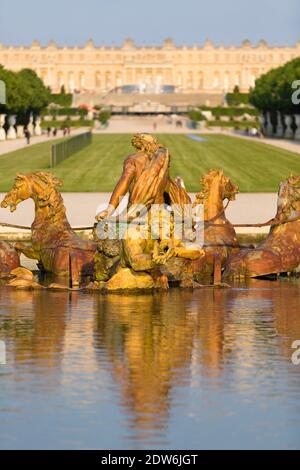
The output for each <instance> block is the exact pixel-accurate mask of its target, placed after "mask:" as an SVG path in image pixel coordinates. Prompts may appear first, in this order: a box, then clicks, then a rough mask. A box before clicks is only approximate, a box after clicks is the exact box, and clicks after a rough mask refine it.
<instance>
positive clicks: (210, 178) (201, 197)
mask: <svg viewBox="0 0 300 470" xmlns="http://www.w3.org/2000/svg"><path fill="white" fill-rule="evenodd" d="M238 190H239V188H238V186H237V185H236V184H234V183H233V182H232V181H231V180H230V178H228V177H227V176H225V175H224V173H223V171H222V170H210V171H209V172H208V173H206V174H205V175H204V176H203V177H202V178H201V192H200V193H198V194H197V195H196V203H198V204H205V203H206V204H209V203H215V204H217V205H219V206H220V204H222V203H223V201H224V199H228V200H229V201H234V200H235V196H236V194H237V193H238Z"/></svg>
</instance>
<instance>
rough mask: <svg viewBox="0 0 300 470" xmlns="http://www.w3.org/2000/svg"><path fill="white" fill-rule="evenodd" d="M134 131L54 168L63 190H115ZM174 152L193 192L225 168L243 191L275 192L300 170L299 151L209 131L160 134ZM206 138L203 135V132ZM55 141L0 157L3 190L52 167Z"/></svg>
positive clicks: (98, 140) (176, 170) (96, 139)
mask: <svg viewBox="0 0 300 470" xmlns="http://www.w3.org/2000/svg"><path fill="white" fill-rule="evenodd" d="M130 137H131V136H130V135H126V134H103V135H99V134H98V135H94V136H93V144H92V145H91V146H89V147H86V148H85V149H83V150H82V151H80V152H79V153H77V154H76V155H73V156H72V157H70V158H69V159H68V160H65V161H64V162H62V163H61V164H59V165H58V166H57V167H55V169H54V173H55V174H56V175H57V176H58V177H60V178H62V179H63V181H64V186H63V190H64V191H96V192H100V191H112V189H113V187H114V185H115V183H116V181H117V179H118V177H119V175H120V173H121V171H122V162H123V159H124V157H125V156H126V155H128V154H129V153H131V152H132V151H133V149H132V147H131V146H130ZM158 137H159V139H160V141H161V142H162V143H163V144H164V145H166V146H167V147H168V148H169V149H170V151H171V155H172V160H171V175H172V176H177V175H180V176H182V177H183V179H184V181H185V184H186V187H187V189H188V190H189V191H199V179H200V175H202V174H203V173H205V172H206V171H208V170H210V169H211V168H222V169H223V170H224V172H225V173H226V175H228V176H230V177H231V178H232V180H233V181H234V182H236V183H237V184H238V185H239V187H240V191H242V192H255V191H263V192H264V191H265V192H268V191H277V190H278V184H279V182H280V181H281V180H283V179H285V178H286V177H287V176H288V175H289V173H290V172H291V171H293V172H294V173H299V174H300V155H299V154H295V153H292V152H288V151H286V150H282V149H279V148H276V147H273V146H269V145H265V144H261V143H260V142H258V141H254V140H253V141H249V140H242V139H238V138H235V137H228V136H223V135H206V136H205V138H206V139H207V141H206V142H196V141H194V140H191V139H189V138H188V137H187V136H185V135H178V134H177V135H174V134H162V135H158ZM203 137H204V136H203ZM50 147H51V142H45V143H42V144H37V145H34V146H32V147H29V148H25V149H22V150H17V151H16V152H11V153H9V154H5V155H0V191H3V192H4V191H7V190H9V189H10V188H11V185H12V182H13V179H14V177H15V174H16V173H17V172H23V173H25V172H30V171H38V170H43V171H49V161H50Z"/></svg>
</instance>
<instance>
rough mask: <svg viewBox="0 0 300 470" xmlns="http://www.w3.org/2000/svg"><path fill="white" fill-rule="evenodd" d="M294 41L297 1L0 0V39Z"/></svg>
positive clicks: (298, 32) (299, 18)
mask: <svg viewBox="0 0 300 470" xmlns="http://www.w3.org/2000/svg"><path fill="white" fill-rule="evenodd" d="M169 36H171V37H172V38H173V39H174V40H175V42H176V43H177V44H193V43H198V44H202V43H203V42H204V40H205V39H206V38H210V39H211V40H212V41H214V42H215V43H216V44H219V43H221V42H223V43H224V44H226V45H228V44H239V43H240V42H241V41H242V40H243V39H245V38H247V39H250V40H251V41H253V42H254V43H256V42H257V41H258V40H259V39H261V38H264V39H266V40H267V41H268V42H270V43H271V44H293V43H295V42H296V41H297V40H299V39H300V0H180V1H179V0H148V1H146V0H83V1H82V0H48V1H45V0H44V1H42V0H13V1H12V0H0V42H2V43H4V44H13V45H16V44H30V43H31V41H32V40H33V39H39V40H40V41H41V42H42V43H43V44H45V43H46V42H47V41H48V40H49V39H51V38H53V39H55V40H56V41H57V42H58V44H61V45H63V44H69V45H73V44H79V45H83V44H84V43H85V41H86V40H87V39H89V38H93V39H94V41H95V43H96V44H112V43H115V44H121V43H122V42H123V40H124V38H126V37H132V38H133V39H134V40H135V41H136V42H137V44H150V45H151V44H160V43H161V42H162V40H163V39H164V38H166V37H169Z"/></svg>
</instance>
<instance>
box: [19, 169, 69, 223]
mask: <svg viewBox="0 0 300 470" xmlns="http://www.w3.org/2000/svg"><path fill="white" fill-rule="evenodd" d="M22 177H23V178H24V177H26V178H29V179H30V180H31V181H32V182H33V183H36V184H37V185H38V187H40V188H41V191H40V192H39V191H37V192H36V196H37V201H38V205H39V207H45V206H49V215H50V216H53V215H55V214H56V213H57V212H61V211H62V209H63V210H64V212H65V207H64V203H63V199H62V196H61V194H60V192H59V191H58V190H57V188H59V187H60V186H62V184H63V182H62V180H60V179H59V178H57V177H56V176H54V175H53V174H52V173H47V172H43V171H38V172H34V173H30V174H29V175H22Z"/></svg>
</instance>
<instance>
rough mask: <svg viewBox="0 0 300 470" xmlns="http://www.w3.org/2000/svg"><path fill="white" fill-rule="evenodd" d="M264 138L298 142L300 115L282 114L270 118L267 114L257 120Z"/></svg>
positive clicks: (299, 137) (278, 113) (269, 114)
mask: <svg viewBox="0 0 300 470" xmlns="http://www.w3.org/2000/svg"><path fill="white" fill-rule="evenodd" d="M259 121H260V124H261V126H262V128H263V130H264V133H265V136H266V137H277V138H281V139H283V138H284V139H294V140H300V114H293V115H292V114H282V113H281V112H280V111H277V112H276V116H271V113H269V112H267V113H266V114H264V115H261V116H260V118H259Z"/></svg>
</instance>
